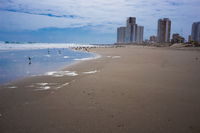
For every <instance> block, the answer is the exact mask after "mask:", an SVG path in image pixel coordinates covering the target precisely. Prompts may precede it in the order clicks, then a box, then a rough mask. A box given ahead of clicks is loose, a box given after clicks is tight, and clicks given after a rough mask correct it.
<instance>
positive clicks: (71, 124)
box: [0, 46, 200, 133]
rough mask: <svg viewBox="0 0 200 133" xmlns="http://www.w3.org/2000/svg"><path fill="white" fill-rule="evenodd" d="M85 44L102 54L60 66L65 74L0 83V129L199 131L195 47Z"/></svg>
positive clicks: (19, 130)
mask: <svg viewBox="0 0 200 133" xmlns="http://www.w3.org/2000/svg"><path fill="white" fill-rule="evenodd" d="M94 51H95V52H94ZM90 52H91V53H94V54H99V55H100V56H101V57H100V58H97V59H94V60H86V61H78V62H77V63H75V64H73V65H70V66H67V67H64V68H63V69H61V70H60V71H65V72H66V73H65V74H66V75H63V76H61V75H59V73H58V74H57V76H55V75H42V76H37V77H29V78H26V79H21V80H17V81H14V82H12V83H10V84H8V85H4V86H2V85H1V86H0V88H1V89H0V131H1V132H8V133H9V132H152V133H153V132H163V133H165V132H166V133H167V132H183V133H184V132H187V133H188V132H192V133H197V132H199V131H200V121H199V117H200V115H199V112H200V104H199V101H200V98H199V94H200V90H199V89H198V88H199V86H200V83H199V81H198V80H199V78H200V74H199V73H200V68H199V66H200V63H199V60H200V53H199V51H191V50H171V49H166V48H156V47H155V48H152V47H143V46H126V47H122V48H95V49H91V50H90ZM67 72H74V75H67V74H68V73H67ZM76 74H77V75H76Z"/></svg>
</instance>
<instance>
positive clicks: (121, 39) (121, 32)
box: [117, 27, 126, 43]
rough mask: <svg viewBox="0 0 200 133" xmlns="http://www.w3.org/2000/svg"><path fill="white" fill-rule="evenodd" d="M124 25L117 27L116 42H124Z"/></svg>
mask: <svg viewBox="0 0 200 133" xmlns="http://www.w3.org/2000/svg"><path fill="white" fill-rule="evenodd" d="M125 34H126V27H119V28H117V43H125Z"/></svg>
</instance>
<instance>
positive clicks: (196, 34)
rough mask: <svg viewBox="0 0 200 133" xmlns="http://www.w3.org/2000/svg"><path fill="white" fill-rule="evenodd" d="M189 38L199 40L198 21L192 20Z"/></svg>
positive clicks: (199, 28)
mask: <svg viewBox="0 0 200 133" xmlns="http://www.w3.org/2000/svg"><path fill="white" fill-rule="evenodd" d="M191 40H193V41H195V42H200V22H194V23H193V24H192V31H191Z"/></svg>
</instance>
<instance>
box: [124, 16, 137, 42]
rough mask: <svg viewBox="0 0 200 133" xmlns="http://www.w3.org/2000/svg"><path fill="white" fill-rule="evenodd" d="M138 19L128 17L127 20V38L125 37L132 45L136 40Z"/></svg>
mask: <svg viewBox="0 0 200 133" xmlns="http://www.w3.org/2000/svg"><path fill="white" fill-rule="evenodd" d="M136 29H137V24H136V18H135V17H128V18H127V20H126V36H125V38H126V39H125V42H126V43H131V42H133V40H136V39H135V38H136V36H135V35H136Z"/></svg>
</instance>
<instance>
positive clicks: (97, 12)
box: [0, 0, 200, 38]
mask: <svg viewBox="0 0 200 133" xmlns="http://www.w3.org/2000/svg"><path fill="white" fill-rule="evenodd" d="M199 6H200V2H199V0H161V1H158V0H142V1H141V0H1V5H0V29H1V30H3V31H21V30H38V29H42V28H49V27H56V28H77V27H80V28H83V29H84V28H85V29H89V30H94V31H96V32H105V33H116V29H117V27H119V26H125V24H126V18H127V17H129V16H134V17H136V18H137V23H138V24H139V25H141V26H144V30H145V31H144V34H145V36H146V37H145V38H148V36H150V35H151V34H154V35H156V29H157V21H158V19H160V18H165V17H168V18H170V19H171V20H172V32H176V31H177V32H178V31H180V29H181V28H183V31H185V32H186V33H185V34H190V33H188V32H190V27H191V25H192V23H193V22H195V21H199V20H200V17H199V13H198V10H199ZM181 26H182V27H181Z"/></svg>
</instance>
